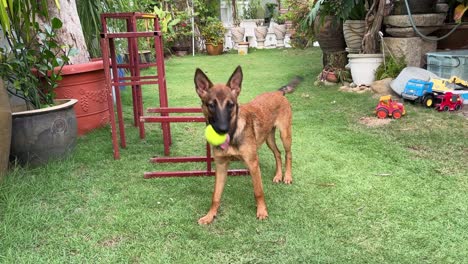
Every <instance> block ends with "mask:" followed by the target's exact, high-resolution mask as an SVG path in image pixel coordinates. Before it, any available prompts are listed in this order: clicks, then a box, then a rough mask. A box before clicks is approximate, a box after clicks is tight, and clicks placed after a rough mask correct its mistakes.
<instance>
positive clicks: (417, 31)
mask: <svg viewBox="0 0 468 264" xmlns="http://www.w3.org/2000/svg"><path fill="white" fill-rule="evenodd" d="M405 5H406V11H407V12H408V17H409V19H410V22H411V26H412V27H413V29H414V31H415V32H416V33H417V34H418V35H419V36H420V37H421V38H423V39H426V40H431V41H438V40H442V39H444V38H447V37H448V36H450V35H451V34H452V33H453V32H454V31H455V30H456V29H457V28H458V27H459V26H460V25H461V24H462V23H461V22H460V23H458V24H457V25H456V26H455V27H453V28H452V29H451V30H450V31H449V32H448V33H447V34H445V35H443V36H442V37H440V38H436V37H428V36H426V35H424V34H423V33H421V31H419V29H418V28H417V27H416V25H415V24H414V20H413V16H412V15H411V10H410V8H409V4H408V0H405Z"/></svg>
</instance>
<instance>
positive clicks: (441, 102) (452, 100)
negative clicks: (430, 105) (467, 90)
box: [435, 92, 463, 111]
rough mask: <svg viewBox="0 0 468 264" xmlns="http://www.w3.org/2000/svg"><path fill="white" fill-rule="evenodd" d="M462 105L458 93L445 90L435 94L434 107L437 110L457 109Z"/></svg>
mask: <svg viewBox="0 0 468 264" xmlns="http://www.w3.org/2000/svg"><path fill="white" fill-rule="evenodd" d="M462 107H463V99H462V98H461V97H460V95H458V94H453V93H451V92H446V93H445V94H441V95H438V96H437V103H436V105H435V108H436V109H437V110H439V111H454V110H455V111H457V110H460V109H461V108H462Z"/></svg>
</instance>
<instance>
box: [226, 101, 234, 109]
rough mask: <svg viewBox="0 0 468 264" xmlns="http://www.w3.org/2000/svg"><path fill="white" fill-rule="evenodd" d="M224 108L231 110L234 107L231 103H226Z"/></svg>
mask: <svg viewBox="0 0 468 264" xmlns="http://www.w3.org/2000/svg"><path fill="white" fill-rule="evenodd" d="M226 106H227V108H228V109H232V108H233V107H234V103H233V102H227V104H226Z"/></svg>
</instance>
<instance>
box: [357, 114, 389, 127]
mask: <svg viewBox="0 0 468 264" xmlns="http://www.w3.org/2000/svg"><path fill="white" fill-rule="evenodd" d="M390 122H392V119H391V118H385V119H380V118H377V117H367V116H364V117H361V118H359V123H360V124H363V125H366V126H368V127H379V126H385V125H387V124H390Z"/></svg>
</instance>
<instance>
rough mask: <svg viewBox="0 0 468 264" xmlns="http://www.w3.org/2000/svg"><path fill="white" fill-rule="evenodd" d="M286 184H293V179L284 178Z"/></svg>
mask: <svg viewBox="0 0 468 264" xmlns="http://www.w3.org/2000/svg"><path fill="white" fill-rule="evenodd" d="M283 182H284V184H288V185H289V184H292V177H284V181H283Z"/></svg>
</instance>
